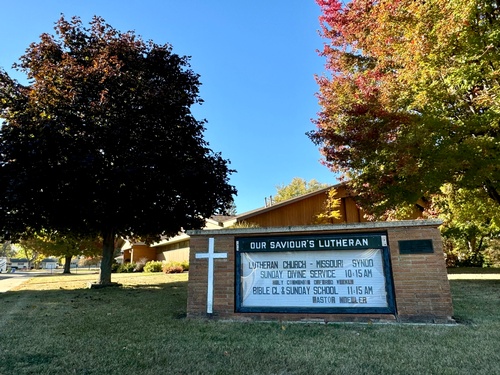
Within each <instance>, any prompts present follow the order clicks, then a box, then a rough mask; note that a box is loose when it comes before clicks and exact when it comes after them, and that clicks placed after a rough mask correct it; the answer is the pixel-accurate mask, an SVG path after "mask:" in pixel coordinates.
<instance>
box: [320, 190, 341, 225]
mask: <svg viewBox="0 0 500 375" xmlns="http://www.w3.org/2000/svg"><path fill="white" fill-rule="evenodd" d="M326 194H327V198H326V201H325V204H324V207H323V212H321V213H319V214H318V215H316V223H317V224H333V223H334V222H335V221H336V220H339V219H341V218H342V214H341V213H340V205H341V198H337V194H338V192H337V189H335V188H331V189H330V190H328V192H327V193H326Z"/></svg>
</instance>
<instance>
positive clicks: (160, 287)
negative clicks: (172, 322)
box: [0, 281, 187, 336]
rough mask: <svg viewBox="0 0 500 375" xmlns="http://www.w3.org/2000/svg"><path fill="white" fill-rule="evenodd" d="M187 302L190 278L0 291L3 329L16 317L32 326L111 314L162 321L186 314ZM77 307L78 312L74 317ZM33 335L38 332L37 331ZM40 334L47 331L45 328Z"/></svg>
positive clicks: (20, 327)
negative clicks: (103, 286) (95, 287)
mask: <svg viewBox="0 0 500 375" xmlns="http://www.w3.org/2000/svg"><path fill="white" fill-rule="evenodd" d="M186 303H187V281H176V282H170V283H157V284H144V285H130V286H127V285H125V286H123V287H118V288H117V287H114V288H102V289H87V288H78V289H55V288H53V289H50V290H18V291H9V292H6V293H3V294H0V328H2V326H3V327H5V325H6V323H9V324H7V325H12V323H16V319H17V322H23V321H24V322H25V321H26V320H27V319H28V320H29V321H30V325H32V323H34V322H38V323H39V324H40V325H41V326H42V327H43V326H44V325H45V324H47V321H49V320H50V321H58V320H67V319H68V318H69V317H71V318H72V319H75V321H77V322H78V321H81V320H82V317H85V316H86V315H88V316H94V317H96V319H99V320H103V319H104V318H106V317H110V316H111V317H113V320H115V321H123V322H127V321H129V320H130V316H131V315H130V314H131V313H133V316H134V319H138V320H141V319H144V320H147V321H150V322H157V323H158V324H161V319H165V318H166V317H171V318H174V319H179V318H181V317H185V316H186ZM75 310H77V311H78V315H75V316H72V315H73V312H74V311H75ZM18 318H20V319H18ZM110 323H111V322H110ZM16 325H17V323H16V324H14V326H16ZM18 328H19V329H20V331H21V332H25V331H26V328H24V327H22V326H21V325H20V326H19V327H18ZM2 333H5V331H3V332H1V330H0V336H1V334H2ZM12 333H13V334H14V333H15V330H14V331H12ZM33 334H37V330H35V332H34V333H33ZM39 334H45V332H44V331H43V328H42V329H41V330H40V332H39Z"/></svg>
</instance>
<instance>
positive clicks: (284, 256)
mask: <svg viewBox="0 0 500 375" xmlns="http://www.w3.org/2000/svg"><path fill="white" fill-rule="evenodd" d="M439 225H440V222H438V221H427V220H416V221H398V222H374V223H356V224H345V225H328V226H300V227H283V228H275V227H273V228H271V227H270V228H245V229H222V230H199V231H189V232H188V234H189V235H190V236H191V240H190V269H189V287H188V306H187V315H188V317H189V318H207V317H210V318H216V319H231V320H244V321H248V320H266V321H269V320H285V321H319V322H347V321H348V322H369V321H371V322H426V323H449V322H452V321H453V319H452V314H453V309H452V301H451V294H450V286H449V282H448V278H447V272H446V265H445V260H444V255H443V250H442V239H441V235H440V232H439V229H438V226H439ZM210 243H211V245H210V251H209V244H210Z"/></svg>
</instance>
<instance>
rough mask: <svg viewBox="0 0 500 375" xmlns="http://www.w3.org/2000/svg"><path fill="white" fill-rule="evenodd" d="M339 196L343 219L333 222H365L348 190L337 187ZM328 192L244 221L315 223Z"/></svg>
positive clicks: (272, 224)
mask: <svg viewBox="0 0 500 375" xmlns="http://www.w3.org/2000/svg"><path fill="white" fill-rule="evenodd" d="M337 197H339V198H342V200H341V207H340V208H339V211H340V214H341V215H342V217H341V219H336V220H333V222H332V224H341V223H359V222H365V221H367V220H366V219H364V218H363V214H362V212H360V210H359V208H358V207H357V206H356V202H355V201H354V199H353V198H352V197H350V196H349V195H348V193H347V191H346V190H345V189H344V188H343V187H340V188H338V189H337ZM326 198H327V193H326V192H323V193H320V194H317V195H312V196H310V197H307V198H304V199H302V200H299V201H296V202H292V203H289V204H287V205H283V206H282V207H279V206H278V207H275V208H274V209H272V210H269V211H264V212H262V213H257V214H256V215H254V216H252V217H249V218H247V219H245V220H244V222H247V223H252V224H256V225H258V226H260V227H281V226H290V225H311V224H315V221H316V216H317V215H318V214H319V213H320V212H321V211H322V210H323V208H324V205H325V201H326Z"/></svg>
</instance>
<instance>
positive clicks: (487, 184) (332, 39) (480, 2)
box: [308, 0, 500, 214]
mask: <svg viewBox="0 0 500 375" xmlns="http://www.w3.org/2000/svg"><path fill="white" fill-rule="evenodd" d="M317 2H318V4H319V6H320V7H321V11H322V15H321V17H320V22H321V26H322V34H323V37H324V38H325V40H326V43H325V46H324V49H323V51H322V52H321V54H322V56H324V57H325V58H326V69H327V74H325V75H323V76H321V77H318V79H317V80H318V83H319V87H320V91H319V94H318V97H319V101H320V105H321V107H322V109H321V112H320V113H319V116H318V118H317V119H316V120H315V122H316V125H317V128H316V129H315V130H314V131H311V132H309V133H308V136H309V137H310V139H311V140H312V141H313V142H314V143H316V144H317V145H318V146H320V148H321V151H322V153H323V155H324V162H325V163H326V164H327V165H328V166H329V167H330V168H331V169H332V170H333V171H335V172H340V173H341V175H342V177H343V178H345V179H347V180H348V184H349V185H350V187H351V188H352V189H353V190H354V191H355V193H356V195H357V200H358V202H359V203H361V205H362V206H363V208H364V209H365V211H368V212H371V213H376V214H381V213H383V212H385V211H386V210H387V209H388V208H394V207H396V206H398V205H401V204H403V205H404V204H406V205H407V204H413V203H414V202H416V201H417V200H418V199H420V198H422V197H424V198H429V197H430V196H432V195H433V194H438V193H440V188H441V187H442V186H443V185H444V184H451V185H452V186H454V187H455V188H457V189H459V188H463V189H468V190H469V191H479V190H478V189H483V190H484V191H486V192H487V194H488V196H489V197H490V198H491V199H492V200H493V201H494V202H496V204H500V193H499V189H500V148H499V147H498V145H499V142H500V102H499V100H500V99H499V98H500V95H499V94H500V80H499V76H500V70H499V68H500V53H499V52H500V3H499V2H498V1H490V0H453V1H450V0H428V1H413V0H381V1H379V0H353V1H348V2H344V1H339V0H317Z"/></svg>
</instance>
